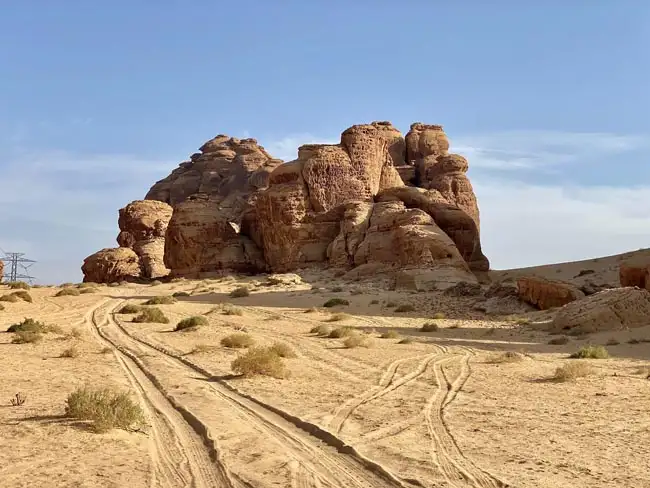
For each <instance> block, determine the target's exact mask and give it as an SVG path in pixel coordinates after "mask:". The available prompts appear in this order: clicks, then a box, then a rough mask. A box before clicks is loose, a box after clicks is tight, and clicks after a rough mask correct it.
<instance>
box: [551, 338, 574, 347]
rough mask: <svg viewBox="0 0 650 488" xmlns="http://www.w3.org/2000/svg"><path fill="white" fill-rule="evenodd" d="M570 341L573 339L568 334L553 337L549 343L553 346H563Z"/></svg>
mask: <svg viewBox="0 0 650 488" xmlns="http://www.w3.org/2000/svg"><path fill="white" fill-rule="evenodd" d="M569 342H571V339H569V338H568V337H567V336H560V337H553V338H552V339H551V340H550V341H548V343H549V344H551V345H553V346H562V345H564V344H568V343H569Z"/></svg>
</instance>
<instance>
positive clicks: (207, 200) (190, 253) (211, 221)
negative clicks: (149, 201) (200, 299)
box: [164, 194, 265, 278]
mask: <svg viewBox="0 0 650 488" xmlns="http://www.w3.org/2000/svg"><path fill="white" fill-rule="evenodd" d="M220 203H223V201H222V200H221V199H219V197H210V196H208V195H204V194H199V195H194V196H191V197H190V198H188V199H187V200H185V201H184V202H182V203H180V204H178V205H177V206H176V207H175V208H174V214H173V216H172V218H171V221H170V222H169V226H168V228H167V235H166V238H165V241H164V256H165V265H166V266H167V267H168V268H169V269H171V270H172V276H185V277H191V278H198V277H200V276H202V275H203V274H206V273H211V272H215V271H218V270H222V269H231V270H234V271H239V272H250V273H255V272H261V271H264V269H265V265H264V261H263V260H262V256H261V253H260V251H259V249H258V248H257V246H256V245H255V244H254V243H253V242H252V241H251V240H250V239H249V238H248V237H246V236H243V235H241V234H240V233H239V228H238V225H237V223H235V222H233V218H232V214H231V212H229V211H228V209H227V208H222V207H221V205H220Z"/></svg>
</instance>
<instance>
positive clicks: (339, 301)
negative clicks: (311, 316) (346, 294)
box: [323, 298, 350, 308]
mask: <svg viewBox="0 0 650 488" xmlns="http://www.w3.org/2000/svg"><path fill="white" fill-rule="evenodd" d="M343 305H350V302H349V301H347V300H346V299H344V298H330V299H329V300H327V301H326V302H325V303H324V304H323V307H327V308H332V307H338V306H343Z"/></svg>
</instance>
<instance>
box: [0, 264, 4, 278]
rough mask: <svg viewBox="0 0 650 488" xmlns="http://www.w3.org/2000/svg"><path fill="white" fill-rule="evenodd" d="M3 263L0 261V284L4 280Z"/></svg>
mask: <svg viewBox="0 0 650 488" xmlns="http://www.w3.org/2000/svg"><path fill="white" fill-rule="evenodd" d="M4 271H5V263H4V262H2V261H0V283H2V280H3V279H4Z"/></svg>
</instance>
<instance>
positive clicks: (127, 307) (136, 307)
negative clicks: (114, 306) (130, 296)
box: [117, 303, 142, 315]
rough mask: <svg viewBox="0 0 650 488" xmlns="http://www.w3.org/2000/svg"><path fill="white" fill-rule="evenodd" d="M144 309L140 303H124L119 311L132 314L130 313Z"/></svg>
mask: <svg viewBox="0 0 650 488" xmlns="http://www.w3.org/2000/svg"><path fill="white" fill-rule="evenodd" d="M141 311H142V307H141V306H140V305H136V304H135V303H127V304H126V305H124V306H123V307H122V308H120V310H119V312H117V313H121V314H125V315H126V314H130V313H140V312H141Z"/></svg>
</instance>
